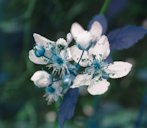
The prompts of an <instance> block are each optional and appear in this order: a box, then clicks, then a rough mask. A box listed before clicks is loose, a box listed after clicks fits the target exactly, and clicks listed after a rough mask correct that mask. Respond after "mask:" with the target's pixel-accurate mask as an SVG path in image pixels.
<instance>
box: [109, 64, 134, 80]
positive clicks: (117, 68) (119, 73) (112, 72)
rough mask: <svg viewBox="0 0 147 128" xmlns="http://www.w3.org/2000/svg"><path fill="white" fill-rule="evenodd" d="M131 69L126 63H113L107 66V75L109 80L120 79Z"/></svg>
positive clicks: (130, 65)
mask: <svg viewBox="0 0 147 128" xmlns="http://www.w3.org/2000/svg"><path fill="white" fill-rule="evenodd" d="M131 68H132V64H130V63H128V62H122V61H115V62H114V63H112V64H110V65H109V66H108V70H107V73H108V74H109V77H110V78H121V77H124V76H126V75H127V74H128V73H129V72H130V70H131Z"/></svg>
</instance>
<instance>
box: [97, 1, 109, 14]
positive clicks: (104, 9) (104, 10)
mask: <svg viewBox="0 0 147 128" xmlns="http://www.w3.org/2000/svg"><path fill="white" fill-rule="evenodd" d="M110 1H111V0H105V2H104V4H103V6H102V8H101V10H100V13H99V14H104V13H105V12H106V11H107V7H108V5H109V3H110Z"/></svg>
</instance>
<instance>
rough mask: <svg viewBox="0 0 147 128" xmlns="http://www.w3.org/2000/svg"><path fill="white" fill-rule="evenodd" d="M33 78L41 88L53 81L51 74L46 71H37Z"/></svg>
mask: <svg viewBox="0 0 147 128" xmlns="http://www.w3.org/2000/svg"><path fill="white" fill-rule="evenodd" d="M31 80H32V81H33V82H34V84H35V85H36V86H37V87H39V88H42V87H47V86H49V85H50V84H51V83H52V78H51V75H50V74H48V73H47V72H46V71H37V72H35V73H34V74H33V76H32V77H31Z"/></svg>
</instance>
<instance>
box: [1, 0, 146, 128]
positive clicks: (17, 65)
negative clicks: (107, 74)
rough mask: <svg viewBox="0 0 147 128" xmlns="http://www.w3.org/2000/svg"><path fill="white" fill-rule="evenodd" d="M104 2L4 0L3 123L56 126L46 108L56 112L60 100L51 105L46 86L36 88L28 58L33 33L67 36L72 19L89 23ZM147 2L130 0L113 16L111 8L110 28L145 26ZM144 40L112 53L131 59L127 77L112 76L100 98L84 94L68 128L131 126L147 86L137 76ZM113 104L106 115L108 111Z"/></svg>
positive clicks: (6, 127)
mask: <svg viewBox="0 0 147 128" xmlns="http://www.w3.org/2000/svg"><path fill="white" fill-rule="evenodd" d="M102 5H103V0H86V1H85V0H22V1H20V0H0V44H1V46H0V55H1V56H0V62H1V63H0V128H56V127H57V126H58V124H57V123H55V122H54V121H53V122H50V118H52V117H48V118H49V119H48V118H47V113H48V112H50V111H53V112H55V113H56V112H57V111H58V109H57V107H58V104H53V105H51V106H47V104H46V101H45V100H44V98H42V97H41V96H42V95H43V90H40V89H37V88H36V87H34V85H33V83H32V82H31V81H30V77H31V75H32V74H33V72H34V71H35V70H37V69H39V66H35V65H33V64H32V63H31V62H30V61H29V59H28V51H29V49H30V48H31V47H32V46H33V44H34V41H33V37H32V33H33V32H36V33H39V34H42V35H44V36H45V37H48V38H49V39H51V40H56V39H57V38H58V37H65V33H67V32H69V30H70V26H71V24H72V23H73V22H74V21H77V22H80V24H82V25H84V26H85V28H86V27H87V26H86V25H87V24H88V22H89V20H90V19H91V17H92V16H94V15H96V14H98V13H99V11H100V8H101V6H102ZM146 5H147V1H146V0H129V1H128V5H127V6H125V8H124V9H122V10H121V11H120V12H119V14H115V15H113V16H110V15H108V13H107V15H106V16H107V17H108V21H109V30H111V29H114V28H116V27H120V26H123V25H125V24H135V25H142V23H143V21H144V20H145V18H147V14H146V12H147V8H146ZM115 6H117V5H115ZM146 42H147V40H146V39H144V40H142V41H140V43H138V44H137V45H135V46H133V47H132V48H130V49H128V50H123V51H119V52H117V51H116V52H115V53H113V57H114V59H115V60H128V61H130V62H132V63H133V64H134V66H133V70H132V72H131V73H130V75H129V76H127V77H125V78H123V79H119V80H116V81H113V80H111V87H110V89H109V91H108V92H107V93H106V94H105V95H102V96H100V98H97V97H93V96H90V95H86V94H85V95H84V96H83V95H82V96H80V98H79V102H78V105H77V107H76V114H75V117H74V118H73V120H71V121H70V122H68V123H67V124H66V127H65V128H69V127H70V128H75V127H76V128H99V127H100V128H132V127H133V125H134V121H135V119H136V116H137V112H138V108H139V106H140V103H141V99H142V96H143V93H144V89H145V88H146V86H147V82H146V81H143V80H142V79H140V77H138V72H139V71H140V70H141V69H142V68H146V67H147V59H146V55H147V51H146V48H147V43H146ZM41 68H42V69H43V67H42V66H41ZM145 74H146V73H145ZM146 75H147V74H146ZM112 101H115V104H113V102H112ZM107 102H108V104H106V103H107ZM86 105H90V106H91V108H92V110H93V111H94V113H93V114H91V115H89V116H87V115H86V114H85V113H84V111H83V109H84V107H85V106H86ZM105 106H106V107H105ZM118 106H120V107H118ZM110 108H114V110H115V111H116V112H115V113H113V111H114V110H112V109H110ZM109 109H110V112H108V113H109V114H107V113H106V112H105V111H106V110H107V111H109ZM92 110H91V111H92ZM87 111H88V110H87ZM146 118H147V115H146V116H145V119H146ZM85 122H87V123H85ZM142 124H143V125H142V127H141V128H146V127H147V122H146V120H143V122H142Z"/></svg>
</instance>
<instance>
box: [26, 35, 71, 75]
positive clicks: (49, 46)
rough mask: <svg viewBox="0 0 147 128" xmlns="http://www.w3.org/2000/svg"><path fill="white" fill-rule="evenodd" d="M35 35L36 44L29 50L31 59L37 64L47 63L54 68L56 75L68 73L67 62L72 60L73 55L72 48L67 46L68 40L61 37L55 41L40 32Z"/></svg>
mask: <svg viewBox="0 0 147 128" xmlns="http://www.w3.org/2000/svg"><path fill="white" fill-rule="evenodd" d="M33 36H34V39H35V41H36V45H35V47H34V49H33V50H30V51H29V59H30V60H31V61H32V62H34V63H35V64H42V65H47V67H48V68H49V69H50V68H53V74H54V75H56V74H59V75H60V76H62V75H64V74H65V73H68V72H69V71H68V67H67V65H68V64H67V63H68V62H69V61H71V60H72V57H71V53H70V50H69V49H68V48H67V46H68V43H67V41H66V40H65V39H63V38H60V39H58V40H57V41H56V42H54V41H50V40H48V39H46V38H45V37H43V36H41V35H39V34H34V35H33ZM61 47H63V48H61Z"/></svg>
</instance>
